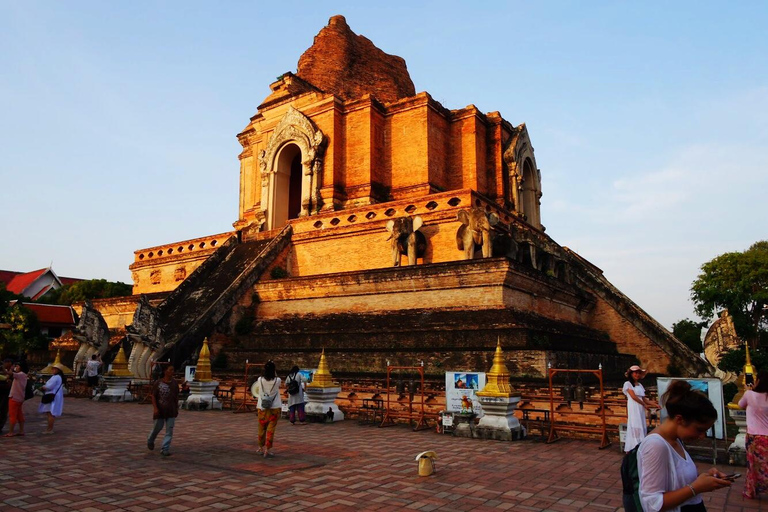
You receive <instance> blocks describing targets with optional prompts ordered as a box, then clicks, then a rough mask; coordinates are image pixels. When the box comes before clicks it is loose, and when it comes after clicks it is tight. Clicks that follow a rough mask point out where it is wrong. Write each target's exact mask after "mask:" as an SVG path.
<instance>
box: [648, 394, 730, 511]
mask: <svg viewBox="0 0 768 512" xmlns="http://www.w3.org/2000/svg"><path fill="white" fill-rule="evenodd" d="M662 403H663V404H664V408H665V409H666V410H667V417H666V419H665V420H664V421H663V422H662V424H661V425H659V426H658V427H656V428H655V429H654V430H653V432H651V433H650V434H648V436H647V437H646V438H645V440H644V441H643V442H642V443H641V444H640V448H638V451H637V467H638V472H639V474H640V501H641V503H642V505H643V510H645V512H659V511H663V510H673V511H679V512H706V510H707V509H706V507H705V506H704V503H703V501H702V498H701V494H702V493H705V492H710V491H714V490H715V489H720V488H722V487H728V486H730V485H731V481H729V480H727V479H725V478H724V477H725V476H726V475H725V474H723V473H721V472H720V471H718V470H717V469H716V468H712V469H710V470H709V471H707V472H706V473H702V474H700V475H699V474H698V470H697V469H696V464H695V463H694V462H693V460H692V459H691V456H690V455H689V454H688V452H687V451H686V450H685V447H684V445H683V443H685V442H691V441H695V440H696V439H700V438H701V437H702V436H704V435H705V434H706V433H707V430H709V429H710V428H711V427H712V425H713V424H714V423H715V420H717V411H716V410H715V408H714V407H713V406H712V403H711V402H710V401H709V399H708V398H707V397H706V396H705V395H704V394H703V393H699V392H698V391H694V390H693V389H692V388H691V385H690V384H689V383H687V382H685V381H684V380H675V381H672V383H671V384H670V385H669V389H667V392H666V393H665V394H664V397H663V398H662Z"/></svg>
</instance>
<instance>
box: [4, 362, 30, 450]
mask: <svg viewBox="0 0 768 512" xmlns="http://www.w3.org/2000/svg"><path fill="white" fill-rule="evenodd" d="M26 390H27V374H26V373H24V372H23V371H21V366H20V365H19V363H14V365H13V383H12V384H11V393H10V395H9V401H8V409H9V414H10V418H11V428H10V430H9V431H8V433H7V434H5V437H15V436H23V435H24V400H25V399H26ZM16 425H19V432H18V433H16V432H14V431H15V430H16Z"/></svg>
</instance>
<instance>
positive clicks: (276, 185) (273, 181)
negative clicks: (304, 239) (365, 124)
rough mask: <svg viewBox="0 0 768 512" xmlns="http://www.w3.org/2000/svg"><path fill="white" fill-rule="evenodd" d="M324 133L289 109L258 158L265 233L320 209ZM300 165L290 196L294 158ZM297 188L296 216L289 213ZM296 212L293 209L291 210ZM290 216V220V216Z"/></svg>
mask: <svg viewBox="0 0 768 512" xmlns="http://www.w3.org/2000/svg"><path fill="white" fill-rule="evenodd" d="M324 138H325V136H324V135H323V132H322V131H320V130H319V129H318V128H316V127H315V126H314V124H313V123H312V121H310V120H309V118H308V117H307V116H305V115H304V114H302V113H301V112H299V111H298V110H296V109H295V108H294V107H293V106H290V107H288V112H286V114H285V115H284V116H283V118H282V119H281V120H280V122H279V123H278V124H277V126H276V127H275V130H274V132H273V133H272V136H271V137H270V139H269V144H268V145H267V149H266V150H263V151H261V153H260V154H259V167H260V169H261V198H262V199H261V211H262V214H263V215H264V219H265V221H266V229H275V228H278V227H281V226H282V225H284V224H285V222H286V221H287V220H288V219H289V218H295V217H306V216H308V215H311V214H312V213H313V212H315V213H316V212H317V211H319V210H320V208H321V207H322V203H321V199H320V186H321V179H322V168H323V166H322V162H323V155H322V153H323V146H322V144H323V140H324ZM297 156H298V157H299V159H300V163H301V174H300V177H297V176H295V175H294V186H293V192H292V191H291V186H290V185H289V183H290V181H291V174H292V172H291V169H292V168H293V169H294V172H295V171H296V169H295V161H294V159H295V158H296V157H297ZM299 184H300V188H301V196H300V197H301V204H300V208H299V211H298V215H295V214H294V212H292V211H291V212H290V213H289V210H290V209H291V205H290V204H289V203H290V201H291V194H292V193H293V194H296V193H297V192H296V185H299ZM294 208H295V207H294ZM292 214H293V216H292Z"/></svg>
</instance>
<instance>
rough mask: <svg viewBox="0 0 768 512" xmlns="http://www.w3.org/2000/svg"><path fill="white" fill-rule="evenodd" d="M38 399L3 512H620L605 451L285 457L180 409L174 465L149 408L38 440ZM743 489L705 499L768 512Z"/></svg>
mask: <svg viewBox="0 0 768 512" xmlns="http://www.w3.org/2000/svg"><path fill="white" fill-rule="evenodd" d="M38 402H39V399H33V400H32V401H31V402H30V403H28V405H27V406H25V408H26V409H27V415H26V416H27V426H26V427H27V431H28V432H29V435H27V436H25V437H23V438H19V437H17V438H0V452H2V453H3V457H4V466H3V471H2V474H0V487H2V489H3V495H2V498H0V500H4V501H0V509H2V510H3V512H5V511H6V510H8V511H14V510H18V511H22V510H24V511H27V512H43V511H45V510H49V509H62V510H63V509H66V510H91V511H93V512H102V511H105V510H125V511H129V512H150V511H161V510H178V511H186V512H189V511H195V512H197V511H202V510H216V509H221V510H234V511H239V510H242V511H246V510H294V509H301V510H308V511H312V510H315V511H318V510H325V511H328V512H333V511H347V510H355V511H361V510H362V511H368V510H371V511H373V510H381V511H390V510H391V511H398V510H404V509H408V510H418V511H421V512H429V511H432V510H452V511H455V510H467V511H471V512H483V511H486V510H496V511H498V510H515V511H518V510H519V511H543V510H552V511H569V510H583V511H593V510H594V511H597V512H600V511H606V512H607V511H611V512H616V511H618V510H621V478H620V476H619V466H620V464H621V454H620V453H619V451H618V449H608V450H597V449H596V443H595V442H589V441H572V440H566V439H562V440H560V441H558V442H557V443H554V444H551V445H547V444H544V443H541V442H532V441H521V442H516V443H504V442H497V441H476V440H472V439H463V438H453V437H450V436H444V435H438V434H435V433H434V432H428V431H423V432H412V431H411V430H409V429H408V428H407V427H405V426H403V427H393V428H388V429H376V428H371V427H365V426H359V425H357V423H356V422H354V421H347V422H342V423H340V424H336V425H333V428H327V426H324V425H315V424H311V425H308V426H306V427H304V428H302V429H290V428H285V425H286V423H285V422H281V423H278V426H277V432H276V434H275V453H276V456H275V457H274V458H272V459H264V458H263V457H259V456H258V454H257V453H256V448H257V447H256V435H255V432H256V416H255V415H254V414H232V413H230V412H227V411H223V412H210V413H199V412H193V411H181V413H180V416H179V418H178V420H177V422H176V428H175V433H174V440H173V445H172V453H173V456H172V457H168V458H163V457H161V456H160V454H159V453H160V452H159V450H157V449H156V450H155V451H149V450H147V449H146V436H147V433H148V430H149V428H150V426H151V421H150V418H151V414H152V410H151V407H149V406H148V405H139V404H108V403H94V402H90V401H87V400H77V399H70V398H67V399H66V400H65V405H64V416H62V417H61V418H60V419H59V420H57V422H56V434H55V435H53V436H40V435H39V433H40V432H41V431H42V430H43V429H44V425H45V422H44V419H43V418H42V417H39V416H37V415H36V414H35V413H34V412H33V411H34V410H35V409H36V407H37V403H38ZM426 449H432V450H435V451H436V452H437V453H438V456H439V461H438V464H437V471H436V473H435V474H434V475H432V476H430V477H426V478H420V477H418V475H417V464H416V462H415V461H414V460H413V458H414V457H415V455H416V454H417V453H419V452H422V451H424V450H426ZM84 454H87V465H84V463H83V460H84ZM29 461H35V462H34V464H30V462H29ZM705 468H707V466H706V465H704V464H702V465H701V469H705ZM722 469H724V470H728V471H734V470H736V471H739V472H741V473H743V472H744V469H743V468H738V469H736V468H728V467H725V468H722ZM743 480H744V479H741V480H740V481H737V482H736V483H735V484H734V486H733V487H732V488H731V489H727V490H726V489H723V490H720V491H717V492H714V493H707V494H705V495H704V498H705V503H706V505H707V509H708V510H709V511H710V512H757V511H761V510H765V511H766V512H768V500H765V502H763V501H759V500H757V501H751V500H745V499H744V498H743V497H742V496H741V492H742V490H743V486H744V483H743ZM53 505H55V506H53Z"/></svg>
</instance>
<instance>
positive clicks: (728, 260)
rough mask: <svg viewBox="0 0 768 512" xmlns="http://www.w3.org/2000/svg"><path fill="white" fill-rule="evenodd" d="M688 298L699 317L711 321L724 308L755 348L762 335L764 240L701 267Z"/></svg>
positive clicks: (766, 294) (766, 284)
mask: <svg viewBox="0 0 768 512" xmlns="http://www.w3.org/2000/svg"><path fill="white" fill-rule="evenodd" d="M691 298H692V299H693V303H694V305H695V310H696V314H698V315H699V316H700V317H701V318H712V317H713V316H714V315H715V314H716V313H717V312H718V311H719V310H722V309H725V308H728V311H729V312H730V314H731V316H732V317H733V323H734V326H735V327H736V333H737V334H738V335H739V336H740V337H741V338H743V339H746V340H749V342H750V345H751V346H753V347H756V346H757V342H758V339H759V338H760V337H761V335H762V336H764V335H765V333H766V325H765V322H764V317H763V315H764V313H765V311H764V308H765V306H766V304H768V241H767V240H763V241H761V242H757V243H755V244H753V245H752V247H750V248H749V249H747V250H746V251H744V252H728V253H725V254H721V255H720V256H717V257H716V258H714V259H712V260H711V261H708V262H707V263H705V264H704V265H702V266H701V274H699V276H698V277H697V278H696V280H695V281H694V282H693V285H692V286H691Z"/></svg>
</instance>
